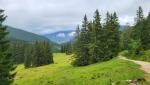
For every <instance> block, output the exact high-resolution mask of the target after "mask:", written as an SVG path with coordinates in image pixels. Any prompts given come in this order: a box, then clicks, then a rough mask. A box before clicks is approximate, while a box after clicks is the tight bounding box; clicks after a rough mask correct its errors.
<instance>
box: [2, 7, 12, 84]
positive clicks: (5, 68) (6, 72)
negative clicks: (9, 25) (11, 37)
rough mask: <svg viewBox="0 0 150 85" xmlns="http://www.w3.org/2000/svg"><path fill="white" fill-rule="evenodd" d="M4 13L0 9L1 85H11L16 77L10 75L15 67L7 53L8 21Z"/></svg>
mask: <svg viewBox="0 0 150 85" xmlns="http://www.w3.org/2000/svg"><path fill="white" fill-rule="evenodd" d="M3 12H4V10H1V9H0V85H10V83H11V82H12V80H13V76H14V75H12V74H10V71H11V70H12V69H13V68H14V67H13V64H12V60H11V55H10V54H9V53H8V52H7V50H8V48H9V44H8V41H7V40H6V36H7V34H8V32H6V26H4V25H3V22H4V21H5V19H6V16H5V15H4V14H3Z"/></svg>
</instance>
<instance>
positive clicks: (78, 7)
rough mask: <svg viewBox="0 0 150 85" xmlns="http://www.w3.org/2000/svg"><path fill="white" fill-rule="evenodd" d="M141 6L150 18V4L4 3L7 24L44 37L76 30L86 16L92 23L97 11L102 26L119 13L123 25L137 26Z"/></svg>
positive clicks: (142, 0)
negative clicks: (135, 20)
mask: <svg viewBox="0 0 150 85" xmlns="http://www.w3.org/2000/svg"><path fill="white" fill-rule="evenodd" d="M138 6H142V8H143V10H144V15H145V16H146V15H147V14H148V12H149V11H150V0H0V9H4V10H5V14H6V15H7V16H8V17H7V19H6V21H5V23H4V24H6V25H9V26H12V27H16V28H18V29H23V30H26V31H29V32H33V33H36V34H40V35H45V34H49V33H53V32H57V31H64V30H75V28H76V26H77V25H78V24H79V25H81V24H82V19H83V16H84V15H85V14H87V17H88V19H89V20H92V18H93V15H94V11H95V10H96V9H98V10H99V12H100V14H101V17H102V22H103V21H104V19H105V15H106V12H107V11H109V12H114V11H116V12H117V14H118V17H119V23H120V24H121V25H125V24H126V23H130V24H131V25H133V23H134V17H135V16H136V10H137V9H138Z"/></svg>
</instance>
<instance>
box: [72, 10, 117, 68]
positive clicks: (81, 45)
mask: <svg viewBox="0 0 150 85" xmlns="http://www.w3.org/2000/svg"><path fill="white" fill-rule="evenodd" d="M119 28H120V26H119V22H118V17H117V14H116V12H114V13H109V12H107V14H106V19H105V23H104V24H102V23H101V16H100V13H99V11H98V10H96V11H95V14H94V19H93V20H92V21H88V19H87V16H86V15H85V16H84V19H83V22H82V26H81V28H80V27H79V26H77V30H76V40H75V43H74V47H75V48H74V51H75V56H74V61H73V65H75V66H85V65H89V64H92V63H96V62H102V61H107V60H110V59H112V58H113V57H116V56H117V53H118V52H119V51H120V48H119V42H120V31H119Z"/></svg>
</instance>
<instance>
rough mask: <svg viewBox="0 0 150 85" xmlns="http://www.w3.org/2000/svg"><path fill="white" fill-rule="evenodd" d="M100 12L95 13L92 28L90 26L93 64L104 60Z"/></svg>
mask: <svg viewBox="0 0 150 85" xmlns="http://www.w3.org/2000/svg"><path fill="white" fill-rule="evenodd" d="M100 21H101V18H100V14H99V11H98V10H96V11H95V15H94V20H93V23H92V26H91V25H90V24H89V27H88V28H89V31H90V29H91V28H92V30H91V33H90V34H91V42H90V43H91V44H90V61H91V62H92V63H95V62H98V61H100V60H102V56H103V49H102V43H103V42H102V40H101V39H102V26H101V23H100Z"/></svg>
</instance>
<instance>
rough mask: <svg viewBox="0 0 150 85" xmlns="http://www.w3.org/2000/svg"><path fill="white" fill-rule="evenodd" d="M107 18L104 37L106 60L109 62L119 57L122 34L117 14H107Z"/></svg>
mask: <svg viewBox="0 0 150 85" xmlns="http://www.w3.org/2000/svg"><path fill="white" fill-rule="evenodd" d="M106 16H107V17H106V22H105V24H104V35H103V36H104V37H105V38H106V39H104V43H105V44H104V53H105V58H104V59H105V60H109V59H111V58H113V57H115V56H117V53H118V52H119V40H120V35H119V34H120V32H119V23H118V18H117V15H116V13H113V14H110V13H107V14H106Z"/></svg>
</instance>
